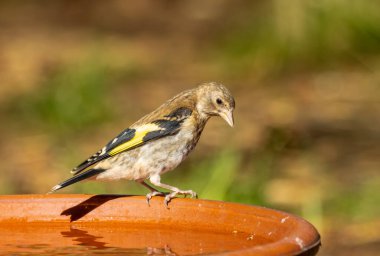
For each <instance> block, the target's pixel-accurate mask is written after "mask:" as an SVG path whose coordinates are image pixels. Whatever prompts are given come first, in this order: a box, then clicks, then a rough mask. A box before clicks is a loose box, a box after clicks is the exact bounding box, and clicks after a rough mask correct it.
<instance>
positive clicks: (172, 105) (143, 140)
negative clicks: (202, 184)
mask: <svg viewBox="0 0 380 256" xmlns="http://www.w3.org/2000/svg"><path fill="white" fill-rule="evenodd" d="M234 108H235V100H234V98H233V97H232V95H231V93H230V92H229V91H228V89H227V88H226V87H224V86H223V85H221V84H217V83H214V82H211V83H205V84H201V85H199V86H198V87H196V88H193V89H190V90H187V91H184V92H182V93H180V94H178V95H176V96H174V97H173V98H171V99H170V100H168V101H167V102H165V103H164V104H163V105H161V106H160V107H158V108H157V109H156V110H154V111H153V112H151V113H150V114H148V115H146V116H144V117H142V118H141V119H140V120H138V121H137V122H135V123H134V124H132V125H131V126H130V127H129V128H127V129H125V130H124V131H123V132H121V133H120V134H119V135H118V136H116V137H115V138H114V139H112V140H111V141H110V142H108V143H107V144H106V145H105V146H104V147H103V148H102V149H101V150H99V151H98V152H96V153H95V154H94V155H92V156H91V157H90V158H88V159H87V160H85V161H84V162H82V163H81V164H79V165H78V166H77V167H75V168H74V169H73V170H72V173H73V174H74V176H73V177H72V178H70V179H68V180H66V181H63V182H62V183H59V184H58V185H56V186H54V187H53V188H52V189H51V191H50V193H51V192H54V191H56V190H59V189H61V188H64V187H67V186H69V185H71V184H74V183H76V182H78V181H82V180H88V179H92V180H108V181H112V180H119V179H126V180H133V181H136V182H138V183H140V184H142V185H143V186H145V187H146V188H148V189H149V190H150V193H148V194H147V195H146V199H147V202H148V204H149V200H150V199H151V198H152V197H153V196H156V195H165V200H164V203H165V205H166V206H168V203H169V202H170V200H171V199H172V198H174V197H176V196H177V195H184V196H186V195H190V196H191V197H197V194H196V193H195V192H194V191H192V190H181V189H178V188H176V187H173V186H170V185H167V184H163V183H161V175H162V174H164V173H166V172H168V171H170V170H173V169H174V168H176V167H177V166H178V165H179V164H180V163H181V162H182V161H183V160H184V159H185V158H186V157H187V155H188V154H189V153H190V152H191V151H192V150H193V149H194V147H195V145H196V144H197V142H198V140H199V137H200V135H201V133H202V131H203V128H204V127H205V125H206V122H207V121H208V120H209V118H210V117H212V116H220V117H222V118H223V119H224V120H225V121H226V122H227V123H228V124H229V125H230V126H233V125H234V119H233V111H234ZM147 179H149V181H150V183H151V184H153V185H154V186H156V187H159V188H163V189H167V190H169V191H171V192H170V193H165V194H164V193H162V192H160V191H158V190H157V189H156V188H154V187H152V186H150V185H148V183H146V180H147Z"/></svg>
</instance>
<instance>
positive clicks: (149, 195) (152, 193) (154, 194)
mask: <svg viewBox="0 0 380 256" xmlns="http://www.w3.org/2000/svg"><path fill="white" fill-rule="evenodd" d="M164 195H165V193H163V192H160V191H153V192H150V193H148V194H147V195H146V202H147V204H148V205H149V206H150V199H152V197H154V196H164Z"/></svg>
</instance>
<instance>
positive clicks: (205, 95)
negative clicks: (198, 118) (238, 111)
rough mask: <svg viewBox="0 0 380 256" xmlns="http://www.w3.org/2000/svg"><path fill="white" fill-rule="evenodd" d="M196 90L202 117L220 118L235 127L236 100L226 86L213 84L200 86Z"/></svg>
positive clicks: (198, 108) (198, 107)
mask: <svg viewBox="0 0 380 256" xmlns="http://www.w3.org/2000/svg"><path fill="white" fill-rule="evenodd" d="M196 90H197V96H198V102H197V110H198V112H199V113H200V114H201V115H203V116H204V117H206V118H209V117H211V116H220V117H222V118H223V119H224V120H225V121H226V122H227V123H228V124H229V125H230V126H234V116H233V111H234V109H235V100H234V98H233V97H232V95H231V93H230V92H229V91H228V89H227V88H226V87H225V86H223V85H221V84H217V83H214V82H211V83H205V84H202V85H200V86H198V87H197V89H196Z"/></svg>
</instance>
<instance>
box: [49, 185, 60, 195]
mask: <svg viewBox="0 0 380 256" xmlns="http://www.w3.org/2000/svg"><path fill="white" fill-rule="evenodd" d="M60 188H62V186H61V185H55V186H54V187H52V189H51V190H50V192H48V194H51V193H53V192H54V191H56V190H58V189H60Z"/></svg>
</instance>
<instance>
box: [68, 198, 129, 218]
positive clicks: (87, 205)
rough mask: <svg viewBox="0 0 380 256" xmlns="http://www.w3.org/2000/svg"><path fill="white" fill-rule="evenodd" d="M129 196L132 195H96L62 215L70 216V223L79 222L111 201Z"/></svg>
mask: <svg viewBox="0 0 380 256" xmlns="http://www.w3.org/2000/svg"><path fill="white" fill-rule="evenodd" d="M129 196H130V195H95V196H92V197H90V198H89V199H86V200H85V201H83V202H81V203H79V204H77V205H75V206H73V207H71V208H68V209H66V210H64V211H63V212H62V213H61V215H65V216H70V222H73V221H76V220H79V219H80V218H82V217H83V216H85V215H86V214H88V213H89V212H91V211H93V210H95V209H96V208H98V207H99V206H101V205H102V204H104V203H106V202H108V201H110V200H114V199H117V198H120V197H129Z"/></svg>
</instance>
